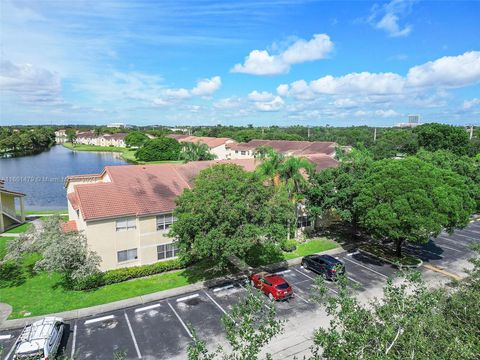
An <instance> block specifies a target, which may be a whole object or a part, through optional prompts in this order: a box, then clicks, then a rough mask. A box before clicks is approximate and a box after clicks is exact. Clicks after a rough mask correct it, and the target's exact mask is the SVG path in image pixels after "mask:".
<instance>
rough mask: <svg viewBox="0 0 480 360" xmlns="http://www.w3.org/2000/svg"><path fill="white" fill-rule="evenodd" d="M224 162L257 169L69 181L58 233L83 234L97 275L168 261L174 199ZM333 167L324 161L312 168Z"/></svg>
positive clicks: (162, 169) (137, 170)
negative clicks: (96, 261)
mask: <svg viewBox="0 0 480 360" xmlns="http://www.w3.org/2000/svg"><path fill="white" fill-rule="evenodd" d="M225 163H232V164H237V165H240V166H242V167H243V168H244V169H245V170H246V171H253V170H254V169H255V168H256V166H258V165H259V164H260V162H259V161H258V160H256V159H237V160H211V161H194V162H189V163H186V164H156V165H125V166H106V167H105V169H104V170H103V171H102V173H100V174H86V175H75V176H69V177H68V178H67V180H66V182H65V187H66V189H67V203H68V216H69V221H68V222H67V223H65V224H64V230H65V231H72V230H77V231H83V233H84V234H85V236H86V238H87V243H88V246H89V247H90V248H91V249H92V250H93V251H95V252H96V253H97V254H98V255H100V256H101V258H102V263H101V269H102V270H110V269H115V268H119V267H125V266H135V265H146V264H151V263H154V262H157V261H162V260H167V259H171V258H174V257H175V256H176V255H177V247H176V246H175V243H174V239H172V238H170V237H168V236H167V234H168V231H169V228H170V226H171V225H172V223H173V222H174V221H175V218H174V217H173V210H174V209H175V199H176V197H177V196H179V195H180V194H181V193H182V192H183V190H184V189H190V188H192V186H193V179H194V177H195V176H196V175H198V174H199V173H200V171H201V170H203V169H205V168H207V167H210V166H213V165H216V164H225ZM336 165H337V162H336V161H335V160H334V159H332V158H329V160H328V161H322V162H319V163H318V165H317V164H316V167H317V169H318V168H319V167H322V168H325V167H331V166H336ZM307 220H308V219H307ZM300 221H302V223H301V224H300V226H302V227H305V226H308V224H306V223H304V222H305V221H306V220H305V219H304V218H302V219H300Z"/></svg>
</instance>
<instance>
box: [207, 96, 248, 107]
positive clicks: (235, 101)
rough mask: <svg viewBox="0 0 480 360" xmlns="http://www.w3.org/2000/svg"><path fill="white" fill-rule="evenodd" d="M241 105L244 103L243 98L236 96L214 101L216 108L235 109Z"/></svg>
mask: <svg viewBox="0 0 480 360" xmlns="http://www.w3.org/2000/svg"><path fill="white" fill-rule="evenodd" d="M240 105H242V99H240V98H239V97H235V96H232V97H228V98H224V99H220V100H218V101H215V102H214V103H213V107H214V108H216V109H234V108H238V107H240Z"/></svg>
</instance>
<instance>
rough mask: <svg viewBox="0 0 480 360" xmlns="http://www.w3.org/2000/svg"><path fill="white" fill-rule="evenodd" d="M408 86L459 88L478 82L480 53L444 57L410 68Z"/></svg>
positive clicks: (479, 76)
mask: <svg viewBox="0 0 480 360" xmlns="http://www.w3.org/2000/svg"><path fill="white" fill-rule="evenodd" d="M407 81H408V84H409V85H410V86H414V87H424V86H444V87H461V86H466V85H470V84H474V83H477V82H479V81H480V51H470V52H466V53H464V54H463V55H458V56H444V57H442V58H440V59H437V60H435V61H429V62H427V63H425V64H423V65H419V66H414V67H412V68H411V69H410V70H409V71H408V74H407Z"/></svg>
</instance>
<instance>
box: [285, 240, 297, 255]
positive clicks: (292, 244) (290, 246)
mask: <svg viewBox="0 0 480 360" xmlns="http://www.w3.org/2000/svg"><path fill="white" fill-rule="evenodd" d="M296 249H297V242H296V241H295V240H293V239H292V240H286V241H285V242H284V243H283V244H282V250H283V251H285V252H292V251H295V250H296Z"/></svg>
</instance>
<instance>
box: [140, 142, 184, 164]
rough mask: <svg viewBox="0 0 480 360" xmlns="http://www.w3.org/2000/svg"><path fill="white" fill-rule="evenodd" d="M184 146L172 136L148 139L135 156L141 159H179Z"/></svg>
mask: <svg viewBox="0 0 480 360" xmlns="http://www.w3.org/2000/svg"><path fill="white" fill-rule="evenodd" d="M181 149H182V146H181V145H180V143H179V142H178V141H177V140H175V139H171V138H167V137H159V138H158V139H152V140H147V141H146V142H145V144H144V145H143V146H142V147H141V148H139V149H138V150H137V151H136V152H135V157H136V158H137V160H140V161H166V160H178V159H179V157H180V151H181Z"/></svg>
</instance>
